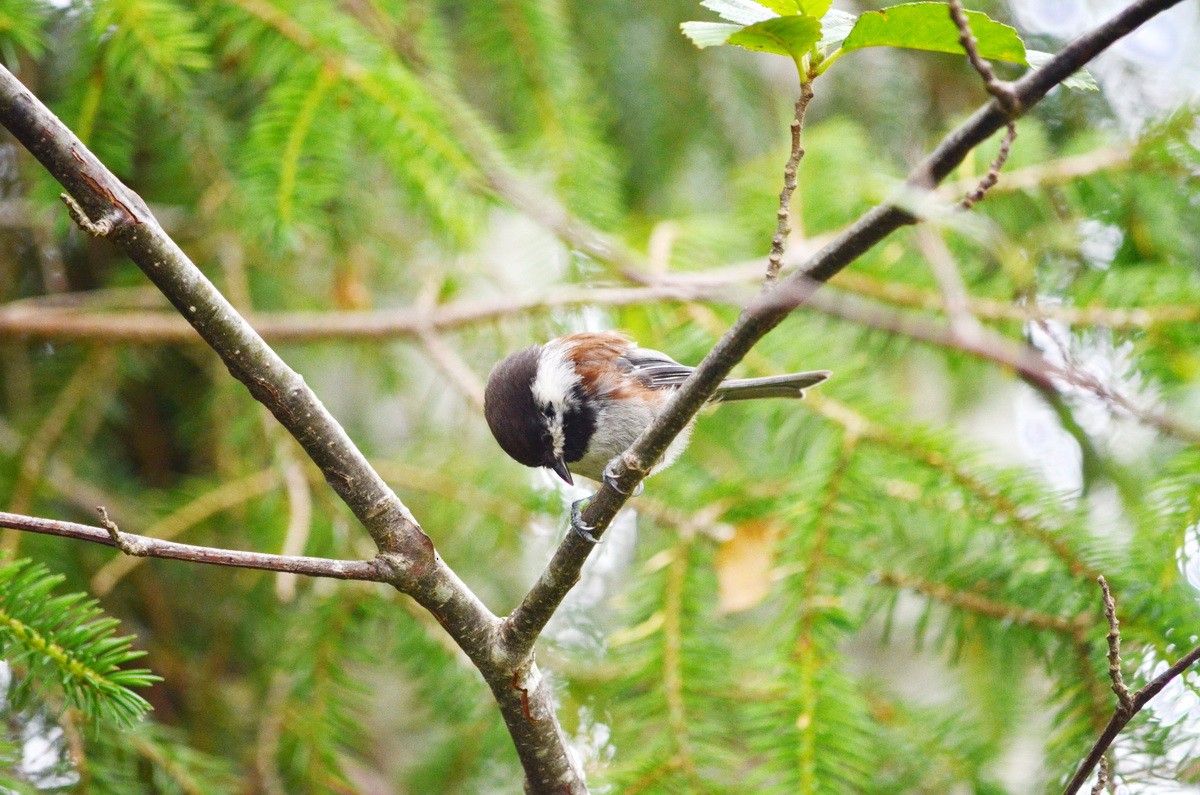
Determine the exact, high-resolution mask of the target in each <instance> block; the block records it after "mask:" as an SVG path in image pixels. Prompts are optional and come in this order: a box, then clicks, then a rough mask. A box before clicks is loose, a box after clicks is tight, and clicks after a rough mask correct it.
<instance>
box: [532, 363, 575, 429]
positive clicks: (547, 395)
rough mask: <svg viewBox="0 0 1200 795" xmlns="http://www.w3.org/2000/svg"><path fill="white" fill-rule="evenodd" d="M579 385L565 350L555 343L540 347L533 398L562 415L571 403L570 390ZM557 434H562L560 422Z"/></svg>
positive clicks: (533, 385)
mask: <svg viewBox="0 0 1200 795" xmlns="http://www.w3.org/2000/svg"><path fill="white" fill-rule="evenodd" d="M578 383H579V374H578V373H576V372H575V368H574V366H573V365H572V364H571V362H570V360H569V359H567V349H566V347H565V346H563V345H561V344H559V343H557V342H549V343H547V344H546V345H544V346H542V353H541V355H540V356H539V357H538V368H537V377H536V378H534V379H533V384H532V386H531V388H532V389H533V398H534V400H536V401H537V402H538V404H539V405H542V406H550V407H551V408H554V409H556V412H555V413H556V414H560V415H561V414H562V413H563V412H564V411H565V410H566V408H567V406H568V405H569V404H570V403H571V400H570V395H571V390H572V389H573V388H574V387H575V386H576V385H577V384H578ZM559 423H560V424H559V433H561V432H562V426H561V420H560V421H559Z"/></svg>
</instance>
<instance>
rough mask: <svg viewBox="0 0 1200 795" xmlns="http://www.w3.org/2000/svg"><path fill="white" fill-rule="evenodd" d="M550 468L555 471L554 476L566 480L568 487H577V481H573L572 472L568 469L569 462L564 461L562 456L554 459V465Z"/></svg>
mask: <svg viewBox="0 0 1200 795" xmlns="http://www.w3.org/2000/svg"><path fill="white" fill-rule="evenodd" d="M550 468H551V469H553V470H554V474H556V475H558V476H559V477H560V478H562V479H563V480H565V481H566V482H567V485H568V486H574V485H575V481H573V480H571V472H570V470H568V469H567V462H566V461H563V458H562V456H561V455H560V456H559V457H558V458H556V459H554V463H553V464H551V465H550Z"/></svg>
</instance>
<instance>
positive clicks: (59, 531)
mask: <svg viewBox="0 0 1200 795" xmlns="http://www.w3.org/2000/svg"><path fill="white" fill-rule="evenodd" d="M0 527H8V528H12V529H14V530H22V531H25V532H29V533H41V534H43V535H51V536H59V537H61V538H73V539H76V540H78V541H90V542H92V543H94V544H104V545H106V546H110V547H118V548H120V549H121V550H122V551H124V552H125V553H126V554H128V555H137V556H139V557H148V558H165V559H168V560H184V561H188V562H191V563H207V564H211V565H215V566H233V567H236V568H244V569H260V570H262V571H289V572H295V573H296V574H304V575H307V576H310V577H332V578H333V579H337V580H367V581H369V582H388V578H389V576H391V572H390V571H389V567H388V565H387V564H386V563H383V562H380V561H379V560H378V559H376V560H332V559H328V558H310V557H303V556H298V555H296V556H294V555H268V554H264V553H262V552H243V551H241V550H235V549H219V548H217V547H203V546H197V545H195V544H180V543H177V542H174V541H163V540H161V539H158V538H151V537H150V536H143V535H135V534H133V533H126V532H123V531H121V530H119V529H118V530H117V531H115V532H114V531H113V527H116V525H115V524H112V523H111V522H108V523H107V524H105V526H103V527H93V526H92V525H85V524H76V523H75V522H61V521H58V520H55V519H41V518H38V517H35V516H20V515H18V514H13V513H4V512H0Z"/></svg>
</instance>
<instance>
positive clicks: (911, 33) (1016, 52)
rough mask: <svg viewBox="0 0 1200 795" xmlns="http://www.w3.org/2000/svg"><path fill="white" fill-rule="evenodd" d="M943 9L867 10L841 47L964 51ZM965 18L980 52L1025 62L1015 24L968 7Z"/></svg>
mask: <svg viewBox="0 0 1200 795" xmlns="http://www.w3.org/2000/svg"><path fill="white" fill-rule="evenodd" d="M946 9H947V6H946V4H945V3H906V4H904V5H898V6H892V7H891V8H884V9H880V10H879V11H868V12H867V13H865V14H863V15H862V16H860V17H859V18H858V22H857V23H856V24H855V25H854V29H853V30H852V31H850V35H849V36H847V37H846V40H845V42H843V43H842V49H843V50H847V51H849V50H860V49H863V48H865V47H904V48H906V49H910V50H929V51H931V52H946V53H954V54H958V55H963V54H965V52H964V50H963V48H962V45H961V44H959V43H958V27H957V26H956V25H955V24H954V22H953V20H951V19H950V14H949V12H948V11H947V10H946ZM967 18H968V19H969V20H970V21H971V31H972V32H973V33H974V34H975V38H976V39H977V40H978V41H979V54H980V55H982V56H983V57H984V58H988V59H991V60H996V61H1005V62H1007V63H1016V64H1023V65H1027V63H1028V62H1027V61H1026V55H1025V44H1024V43H1023V42H1022V41H1021V39H1020V37H1019V36H1018V35H1017V31H1016V30H1015V29H1014V28H1012V27H1010V26H1008V25H1005V24H1003V23H1000V22H997V21H995V20H994V19H991V18H990V17H988V16H987V14H983V13H980V12H978V11H968V12H967Z"/></svg>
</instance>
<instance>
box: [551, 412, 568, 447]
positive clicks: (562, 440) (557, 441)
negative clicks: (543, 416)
mask: <svg viewBox="0 0 1200 795" xmlns="http://www.w3.org/2000/svg"><path fill="white" fill-rule="evenodd" d="M547 428H548V429H549V431H550V443H551V444H552V445H554V457H555V458H558V457H560V456H561V455H562V454H563V448H565V447H566V445H567V435H566V434H565V433H563V421H562V415H561V414H555V415H554V416H553V417H551V418H550V421H549V423H548V424H547Z"/></svg>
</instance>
